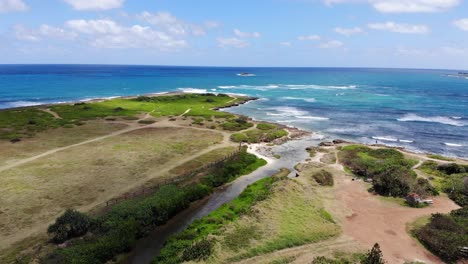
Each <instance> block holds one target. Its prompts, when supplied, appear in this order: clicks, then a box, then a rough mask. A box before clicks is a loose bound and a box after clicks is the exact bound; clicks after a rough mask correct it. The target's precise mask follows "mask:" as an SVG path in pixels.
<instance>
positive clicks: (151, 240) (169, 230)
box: [125, 136, 322, 264]
mask: <svg viewBox="0 0 468 264" xmlns="http://www.w3.org/2000/svg"><path fill="white" fill-rule="evenodd" d="M320 141H322V139H321V138H317V137H314V136H308V137H306V138H303V139H299V140H293V141H289V142H286V143H284V144H282V145H279V146H273V147H271V149H272V152H273V153H274V154H278V155H280V157H281V158H280V159H277V160H274V158H273V162H270V163H268V164H267V165H265V166H263V167H261V168H259V169H258V170H256V171H254V172H252V173H250V174H248V175H245V176H242V177H240V178H238V179H237V180H235V181H234V182H232V183H231V184H230V185H228V186H227V187H225V188H224V189H219V190H218V191H217V192H215V193H214V194H212V195H211V196H210V197H208V198H207V199H204V200H202V201H198V202H195V203H194V204H193V205H192V206H191V207H190V208H188V209H186V210H184V211H183V212H181V213H179V214H178V215H176V216H175V217H174V218H172V219H171V220H170V221H169V222H168V223H166V224H165V225H163V226H160V227H158V228H157V229H156V230H154V231H153V232H151V233H150V235H149V236H148V237H146V238H144V239H141V240H140V241H138V243H137V245H136V247H135V249H134V250H133V251H132V252H131V253H130V255H129V257H128V258H127V260H126V261H125V263H129V264H130V263H131V264H148V263H150V262H151V260H152V259H153V258H154V257H156V256H158V255H159V252H160V251H161V249H162V247H163V245H164V242H165V241H166V240H167V238H168V237H170V236H171V235H173V234H176V233H178V232H181V231H182V230H184V229H185V228H186V227H187V226H189V225H190V224H191V223H192V222H193V221H194V220H196V219H199V218H202V217H204V216H206V215H208V214H209V213H210V212H212V211H214V210H216V209H217V208H219V207H220V206H221V205H223V204H225V203H228V202H230V201H232V200H233V199H234V198H236V197H237V196H238V195H239V194H240V193H241V192H242V191H243V190H244V189H245V188H246V187H247V186H248V185H250V184H252V183H254V182H256V181H258V180H260V179H262V178H265V177H268V176H271V175H273V174H275V173H277V172H278V171H279V169H281V168H287V169H290V170H291V171H292V172H291V176H292V175H295V170H294V166H295V165H296V164H297V163H299V162H303V161H304V160H305V159H306V158H307V157H309V154H308V153H307V152H306V151H305V148H306V147H308V146H316V145H318V143H319V142H320Z"/></svg>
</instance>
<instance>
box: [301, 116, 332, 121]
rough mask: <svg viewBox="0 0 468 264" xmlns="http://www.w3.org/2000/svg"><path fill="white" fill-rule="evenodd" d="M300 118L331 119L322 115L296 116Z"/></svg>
mask: <svg viewBox="0 0 468 264" xmlns="http://www.w3.org/2000/svg"><path fill="white" fill-rule="evenodd" d="M296 118H299V119H310V120H330V118H328V117H321V116H296Z"/></svg>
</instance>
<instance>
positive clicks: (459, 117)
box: [451, 116, 462, 120]
mask: <svg viewBox="0 0 468 264" xmlns="http://www.w3.org/2000/svg"><path fill="white" fill-rule="evenodd" d="M451 118H452V119H456V120H459V119H462V117H461V116H452V117H451Z"/></svg>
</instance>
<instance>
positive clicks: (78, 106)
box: [0, 94, 247, 140]
mask: <svg viewBox="0 0 468 264" xmlns="http://www.w3.org/2000/svg"><path fill="white" fill-rule="evenodd" d="M245 100H247V98H234V97H230V96H227V95H222V94H220V95H214V94H180V95H167V96H154V97H147V96H140V97H136V98H117V99H112V100H104V101H101V102H88V103H84V102H81V103H75V104H57V105H51V106H37V107H28V108H18V109H7V110H1V111H0V139H8V140H18V139H20V138H25V137H32V136H34V135H35V134H36V133H38V132H41V131H45V130H48V129H52V128H58V127H73V126H77V125H78V126H79V125H83V122H84V121H87V120H93V119H98V118H106V117H123V118H134V117H135V116H136V115H138V114H139V113H150V114H151V115H152V116H154V117H160V116H177V115H182V114H183V113H185V112H186V111H187V110H188V109H190V111H189V112H188V113H187V114H186V116H193V117H202V118H212V117H216V118H229V117H234V116H233V115H232V114H229V113H225V112H220V111H215V110H213V109H215V108H219V107H226V106H229V105H232V104H235V103H241V102H243V101H245ZM54 115H55V116H54Z"/></svg>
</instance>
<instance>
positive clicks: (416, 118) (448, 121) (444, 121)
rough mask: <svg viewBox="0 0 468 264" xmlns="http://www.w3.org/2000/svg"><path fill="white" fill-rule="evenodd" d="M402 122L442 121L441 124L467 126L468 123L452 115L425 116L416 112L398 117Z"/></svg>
mask: <svg viewBox="0 0 468 264" xmlns="http://www.w3.org/2000/svg"><path fill="white" fill-rule="evenodd" d="M397 120H398V121H400V122H430V123H440V124H445V125H451V126H465V125H466V123H464V122H462V121H459V120H454V119H452V118H450V117H444V116H432V117H424V116H418V115H416V114H406V115H405V116H403V117H402V118H398V119H397Z"/></svg>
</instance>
